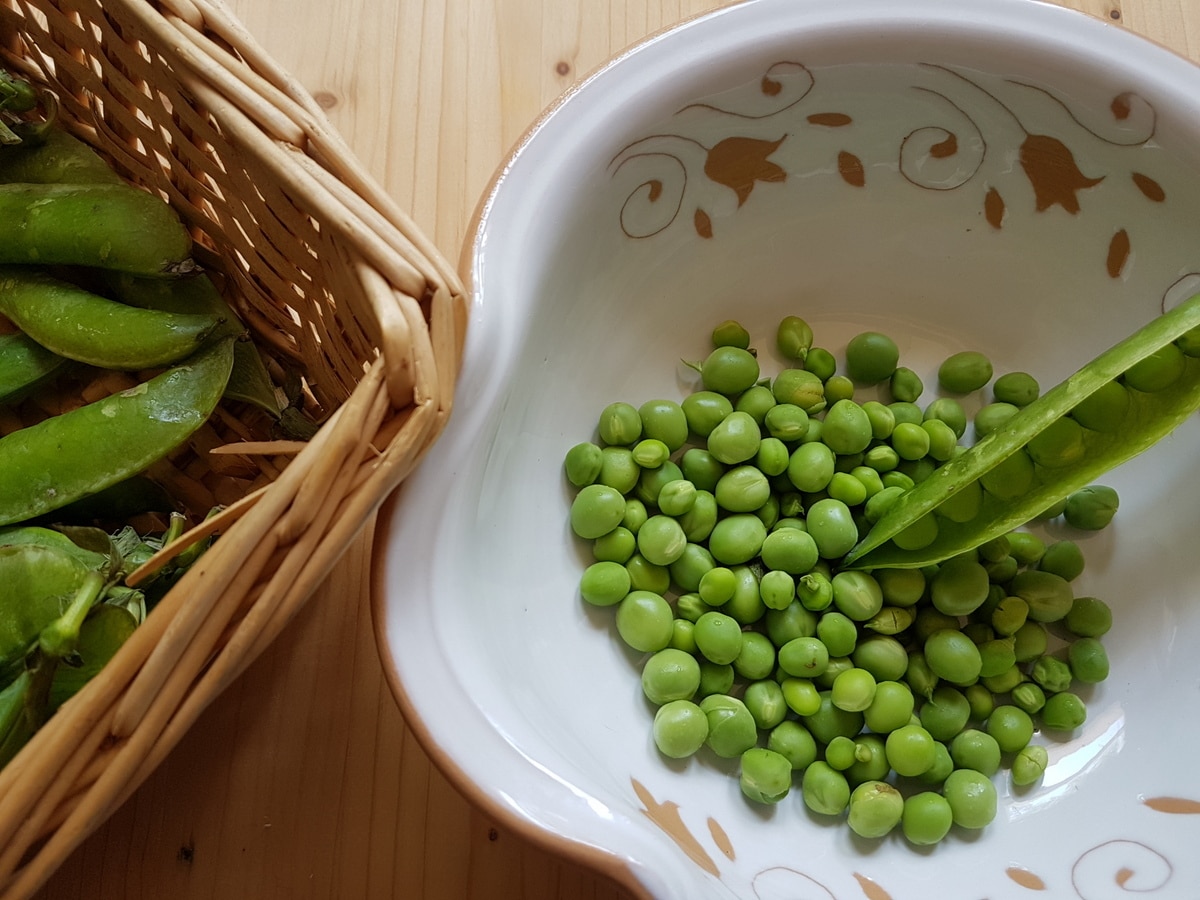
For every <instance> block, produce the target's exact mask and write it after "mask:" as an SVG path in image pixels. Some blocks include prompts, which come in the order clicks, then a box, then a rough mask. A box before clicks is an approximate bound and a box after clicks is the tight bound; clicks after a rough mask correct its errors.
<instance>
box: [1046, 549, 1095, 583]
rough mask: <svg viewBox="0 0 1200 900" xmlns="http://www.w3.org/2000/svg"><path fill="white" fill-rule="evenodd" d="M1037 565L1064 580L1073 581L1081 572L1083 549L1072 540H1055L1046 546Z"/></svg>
mask: <svg viewBox="0 0 1200 900" xmlns="http://www.w3.org/2000/svg"><path fill="white" fill-rule="evenodd" d="M1037 566H1038V568H1039V569H1041V570H1042V571H1043V572H1050V573H1052V574H1054V575H1057V576H1058V577H1059V578H1062V579H1065V580H1066V581H1074V580H1075V579H1076V578H1078V577H1079V576H1080V575H1082V574H1083V567H1084V560H1083V551H1082V550H1081V549H1080V548H1079V545H1078V544H1077V543H1075V542H1074V541H1070V540H1061V541H1055V542H1054V543H1053V544H1051V545H1050V546H1049V547H1047V548H1046V552H1045V553H1044V554H1043V555H1042V558H1041V559H1040V560H1039V561H1038V564H1037Z"/></svg>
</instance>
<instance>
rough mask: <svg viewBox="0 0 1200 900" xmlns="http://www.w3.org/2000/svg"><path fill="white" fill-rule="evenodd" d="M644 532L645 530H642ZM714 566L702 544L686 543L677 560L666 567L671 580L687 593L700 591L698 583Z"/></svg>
mask: <svg viewBox="0 0 1200 900" xmlns="http://www.w3.org/2000/svg"><path fill="white" fill-rule="evenodd" d="M642 531H643V532H645V529H644V528H643V529H642ZM715 566H716V563H715V562H714V561H713V558H712V554H711V553H709V552H708V548H707V547H705V546H704V545H703V544H692V543H687V544H685V545H684V548H683V553H682V554H680V556H679V558H678V559H676V560H675V561H674V562H672V563H671V564H670V565H668V566H667V570H668V571H669V572H670V574H671V580H672V581H673V582H674V583H675V584H676V585H678V586H679V588H680V589H682V590H683V591H685V592H687V593H691V592H694V591H699V590H700V581H701V580H702V579H703V578H704V575H705V573H706V572H709V571H711V570H712V569H713V568H714V567H715Z"/></svg>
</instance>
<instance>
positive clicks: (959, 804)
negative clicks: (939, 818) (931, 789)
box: [942, 769, 996, 829]
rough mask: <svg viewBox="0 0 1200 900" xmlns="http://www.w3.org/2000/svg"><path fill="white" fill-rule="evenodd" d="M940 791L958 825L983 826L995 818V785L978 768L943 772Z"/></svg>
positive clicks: (964, 826) (975, 827) (965, 826)
mask: <svg viewBox="0 0 1200 900" xmlns="http://www.w3.org/2000/svg"><path fill="white" fill-rule="evenodd" d="M942 795H943V796H944V797H945V798H946V802H947V803H949V804H950V812H951V815H952V817H953V819H954V824H955V825H957V826H959V827H960V828H971V829H978V828H985V827H987V826H988V825H990V824H991V822H992V820H993V819H995V818H996V786H995V785H994V784H992V780H991V778H989V777H988V776H986V775H984V774H983V773H982V772H977V771H975V770H974V769H955V770H954V771H953V772H951V773H950V774H949V776H947V778H946V782H945V784H944V785H943V787H942Z"/></svg>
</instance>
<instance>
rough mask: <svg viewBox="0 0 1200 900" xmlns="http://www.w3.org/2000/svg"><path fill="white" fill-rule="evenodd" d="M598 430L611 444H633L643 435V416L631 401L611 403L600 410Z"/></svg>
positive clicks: (601, 438) (601, 437) (603, 438)
mask: <svg viewBox="0 0 1200 900" xmlns="http://www.w3.org/2000/svg"><path fill="white" fill-rule="evenodd" d="M597 430H598V432H599V435H600V440H602V441H604V443H606V444H608V445H609V446H612V447H628V446H632V445H633V443H634V442H635V441H636V440H637V439H638V438H640V437H641V436H642V417H641V415H639V414H638V411H637V408H636V407H635V406H633V404H631V403H624V402H621V401H618V402H616V403H610V404H608V406H606V407H604V409H603V410H601V412H600V422H599V425H598V427H597Z"/></svg>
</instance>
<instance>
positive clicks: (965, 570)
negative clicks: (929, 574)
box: [929, 556, 989, 616]
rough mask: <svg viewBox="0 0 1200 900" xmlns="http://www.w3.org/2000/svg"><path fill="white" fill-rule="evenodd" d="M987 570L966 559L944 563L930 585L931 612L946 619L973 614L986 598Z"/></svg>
mask: <svg viewBox="0 0 1200 900" xmlns="http://www.w3.org/2000/svg"><path fill="white" fill-rule="evenodd" d="M988 587H989V580H988V573H987V569H985V568H984V567H983V566H981V565H980V564H979V563H977V562H976V561H975V560H973V559H970V558H969V557H965V556H959V557H955V558H953V559H948V560H946V562H945V563H943V564H942V565H941V567H940V568H939V569H938V571H937V574H936V575H934V576H933V580H932V582H930V586H929V592H930V600H931V602H932V603H933V606H934V608H935V609H937V610H938V611H939V612H942V613H945V614H946V615H949V616H966V615H970V614H971V613H973V612H975V610H977V609H978V608H979V607H980V605H982V603H983V601H984V600H986V599H987V596H988Z"/></svg>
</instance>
